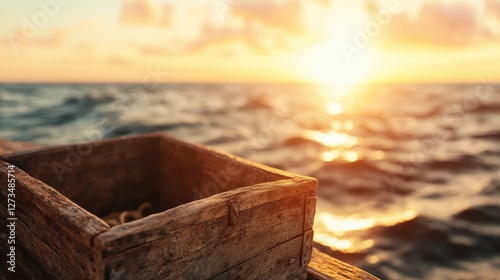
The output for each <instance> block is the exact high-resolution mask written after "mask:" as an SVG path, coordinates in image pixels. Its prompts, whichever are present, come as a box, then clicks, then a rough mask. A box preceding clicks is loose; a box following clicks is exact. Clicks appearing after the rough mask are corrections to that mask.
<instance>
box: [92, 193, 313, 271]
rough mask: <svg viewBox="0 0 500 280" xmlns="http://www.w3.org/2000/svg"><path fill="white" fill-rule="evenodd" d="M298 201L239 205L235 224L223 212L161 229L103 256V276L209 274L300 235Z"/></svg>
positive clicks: (298, 249)
mask: <svg viewBox="0 0 500 280" xmlns="http://www.w3.org/2000/svg"><path fill="white" fill-rule="evenodd" d="M302 201H303V198H302V197H297V196H295V197H290V198H287V199H284V200H280V201H273V202H270V203H266V204H263V205H261V206H258V207H255V208H251V209H247V210H243V211H241V212H240V217H239V222H238V223H237V224H235V225H230V224H228V222H227V213H226V216H224V217H221V218H219V219H215V220H209V221H205V222H203V223H195V224H193V225H187V226H186V227H184V228H182V229H179V230H177V231H175V232H172V233H169V232H168V233H167V232H166V233H165V234H163V235H162V236H160V237H159V239H156V240H154V241H152V242H148V243H146V244H145V245H140V246H137V247H134V248H132V249H130V250H126V251H124V252H121V253H119V254H115V255H113V256H110V257H109V258H108V259H106V260H107V262H109V263H110V266H109V269H108V271H109V274H108V275H109V276H110V279H123V276H125V275H128V276H131V277H132V278H137V279H138V278H140V279H155V278H162V277H163V278H164V279H208V278H210V277H213V276H215V275H217V274H219V273H221V272H223V271H225V270H228V269H230V268H232V267H234V266H237V265H239V264H240V263H243V262H245V261H247V260H249V259H252V258H254V257H257V256H259V255H261V254H266V253H267V251H268V250H269V249H271V248H273V247H275V246H277V245H279V244H282V243H284V242H286V241H287V240H290V239H292V238H295V237H298V236H301V235H302V223H301V217H302V216H303V205H302V203H301V202H302ZM226 211H227V210H226ZM297 218H299V219H297ZM99 238H100V236H99V237H97V239H99ZM301 247H302V244H298V245H297V248H296V250H297V251H298V252H300V250H301ZM131 256H135V257H134V258H132V257H131ZM153 256H154V257H153ZM151 264H154V265H151ZM138 267H141V269H138ZM207 268H210V269H207ZM271 275H272V274H271Z"/></svg>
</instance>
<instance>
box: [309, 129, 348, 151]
mask: <svg viewBox="0 0 500 280" xmlns="http://www.w3.org/2000/svg"><path fill="white" fill-rule="evenodd" d="M304 137H305V138H307V139H310V140H313V141H316V142H318V143H321V144H322V145H324V146H328V147H332V148H337V147H352V146H354V145H356V144H358V138H357V137H355V136H351V135H348V134H344V133H339V132H336V131H333V130H330V131H328V132H326V133H325V132H321V131H316V130H307V131H305V132H304Z"/></svg>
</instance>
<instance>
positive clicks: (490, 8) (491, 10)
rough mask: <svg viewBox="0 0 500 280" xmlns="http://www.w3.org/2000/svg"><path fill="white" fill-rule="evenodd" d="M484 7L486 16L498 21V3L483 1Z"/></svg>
mask: <svg viewBox="0 0 500 280" xmlns="http://www.w3.org/2000/svg"><path fill="white" fill-rule="evenodd" d="M484 5H485V8H486V11H487V12H488V14H489V15H490V16H492V17H494V18H495V19H497V20H499V21H500V1H498V0H485V1H484Z"/></svg>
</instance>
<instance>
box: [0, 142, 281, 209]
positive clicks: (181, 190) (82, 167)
mask: <svg viewBox="0 0 500 280" xmlns="http://www.w3.org/2000/svg"><path fill="white" fill-rule="evenodd" d="M90 150H91V151H90ZM5 160H7V161H8V162H10V163H12V164H15V165H16V166H17V167H19V168H20V169H22V170H23V171H25V172H26V173H28V174H29V175H31V176H32V177H34V178H37V179H39V180H41V181H43V182H44V183H46V184H47V185H49V186H51V187H53V188H54V189H56V190H57V191H59V192H60V193H61V194H63V195H64V196H66V197H68V198H69V199H70V200H72V201H73V202H75V203H76V204H78V205H80V206H81V207H83V208H85V209H86V210H88V211H89V212H91V213H93V214H95V215H97V216H99V217H104V216H106V215H108V214H110V213H113V212H121V211H126V210H135V209H138V207H139V206H140V205H141V204H142V203H146V202H147V203H151V205H152V206H153V209H152V212H160V211H163V210H166V209H170V208H173V207H176V206H179V205H182V204H185V203H188V202H191V201H193V200H197V199H201V198H205V197H208V196H211V195H214V194H217V193H222V192H225V191H228V190H232V189H236V188H240V187H244V186H249V185H253V184H258V183H263V182H269V181H276V180H280V179H284V178H286V177H285V176H284V175H281V174H276V173H273V172H270V171H267V170H263V169H260V168H258V167H255V166H251V165H247V164H245V163H242V162H240V161H238V160H235V159H233V158H230V157H228V156H226V155H223V154H219V153H216V152H214V151H210V150H206V149H204V148H200V147H198V146H195V145H191V144H187V143H183V142H179V141H177V140H175V139H173V138H170V137H167V136H162V135H149V136H140V137H130V138H122V139H117V140H107V141H102V142H95V143H93V144H90V143H87V144H82V145H70V146H65V147H57V148H48V149H44V150H40V151H36V152H32V153H27V154H26V153H21V154H19V155H13V156H10V157H8V158H6V159H5ZM60 179H62V180H60Z"/></svg>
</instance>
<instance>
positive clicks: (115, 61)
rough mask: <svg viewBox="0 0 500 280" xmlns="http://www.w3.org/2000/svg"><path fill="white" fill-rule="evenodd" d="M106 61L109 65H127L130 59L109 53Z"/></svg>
mask: <svg viewBox="0 0 500 280" xmlns="http://www.w3.org/2000/svg"><path fill="white" fill-rule="evenodd" d="M108 63H109V64H111V65H114V66H128V65H130V61H128V60H127V59H125V58H124V57H122V56H118V55H111V56H110V57H109V58H108Z"/></svg>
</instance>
